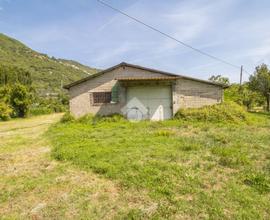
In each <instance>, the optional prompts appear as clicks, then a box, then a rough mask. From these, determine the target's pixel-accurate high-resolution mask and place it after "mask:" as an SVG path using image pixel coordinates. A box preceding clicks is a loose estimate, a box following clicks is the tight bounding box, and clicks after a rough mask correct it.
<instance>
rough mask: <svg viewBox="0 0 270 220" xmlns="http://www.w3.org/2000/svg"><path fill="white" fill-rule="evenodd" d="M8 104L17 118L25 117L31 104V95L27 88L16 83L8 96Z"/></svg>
mask: <svg viewBox="0 0 270 220" xmlns="http://www.w3.org/2000/svg"><path fill="white" fill-rule="evenodd" d="M10 103H11V106H12V108H13V110H14V113H15V114H16V116H18V117H25V116H26V115H27V112H28V110H29V107H30V104H31V94H30V92H29V89H28V87H26V86H25V85H22V84H18V83H16V84H15V85H14V86H13V87H12V89H11V94H10Z"/></svg>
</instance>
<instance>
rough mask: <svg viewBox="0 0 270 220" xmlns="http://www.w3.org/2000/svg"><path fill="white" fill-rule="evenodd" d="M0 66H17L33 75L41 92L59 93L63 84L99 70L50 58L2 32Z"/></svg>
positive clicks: (74, 62) (69, 61)
mask: <svg viewBox="0 0 270 220" xmlns="http://www.w3.org/2000/svg"><path fill="white" fill-rule="evenodd" d="M0 64H1V65H8V66H17V67H20V68H23V69H25V70H27V71H29V72H30V73H31V76H32V80H33V85H34V87H35V88H36V89H37V90H38V91H39V92H40V93H41V94H43V93H44V94H45V93H50V92H60V91H62V85H63V84H68V83H70V82H72V81H76V80H79V79H81V78H84V77H86V76H88V75H91V74H94V73H96V72H98V71H99V70H98V69H96V68H92V67H89V66H86V65H83V64H81V63H79V62H77V61H74V60H67V59H62V58H55V57H50V56H48V55H47V54H44V53H39V52H37V51H35V50H32V49H31V48H30V47H28V46H26V45H25V44H23V43H22V42H20V41H18V40H16V39H14V38H11V37H9V36H7V35H5V34H3V33H0Z"/></svg>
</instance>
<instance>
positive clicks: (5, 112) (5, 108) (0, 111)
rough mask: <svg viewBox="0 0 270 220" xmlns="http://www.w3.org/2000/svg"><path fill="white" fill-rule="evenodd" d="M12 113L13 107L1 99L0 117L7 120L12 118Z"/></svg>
mask: <svg viewBox="0 0 270 220" xmlns="http://www.w3.org/2000/svg"><path fill="white" fill-rule="evenodd" d="M11 113H12V109H11V108H10V106H9V105H8V104H7V103H5V102H3V101H1V100H0V119H1V120H3V121H6V120H8V119H9V118H10V115H11Z"/></svg>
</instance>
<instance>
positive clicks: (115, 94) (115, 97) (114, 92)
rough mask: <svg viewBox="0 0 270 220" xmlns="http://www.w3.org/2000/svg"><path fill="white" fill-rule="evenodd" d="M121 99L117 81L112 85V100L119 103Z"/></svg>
mask: <svg viewBox="0 0 270 220" xmlns="http://www.w3.org/2000/svg"><path fill="white" fill-rule="evenodd" d="M118 101H119V84H118V83H116V84H115V85H114V86H113V87H112V102H113V103H117V102H118Z"/></svg>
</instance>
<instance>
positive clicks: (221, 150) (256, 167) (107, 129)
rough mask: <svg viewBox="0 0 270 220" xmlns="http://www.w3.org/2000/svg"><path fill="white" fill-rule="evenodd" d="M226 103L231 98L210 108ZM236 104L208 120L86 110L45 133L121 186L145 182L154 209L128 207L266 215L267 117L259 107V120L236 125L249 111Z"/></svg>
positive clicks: (59, 149)
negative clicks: (136, 118)
mask: <svg viewBox="0 0 270 220" xmlns="http://www.w3.org/2000/svg"><path fill="white" fill-rule="evenodd" d="M226 106H227V107H228V106H231V104H229V105H227V104H226V105H222V106H217V107H213V108H211V110H212V109H214V110H213V112H216V111H217V110H216V108H218V109H220V108H221V109H222V111H223V110H224V109H225V108H226ZM207 109H208V108H207ZM188 111H190V110H188ZM194 111H195V110H194ZM224 111H225V110H224ZM233 112H234V113H233V115H231V114H228V115H226V116H225V117H224V116H218V114H216V116H215V120H214V119H211V120H206V121H204V122H206V123H201V120H200V119H204V118H205V114H206V115H207V114H208V113H203V114H202V115H203V116H202V117H198V118H196V120H194V118H192V120H191V121H189V120H187V119H189V118H190V117H191V116H190V117H189V116H186V118H185V120H179V119H175V120H168V121H163V122H149V121H142V122H138V123H131V122H128V121H127V120H125V119H123V118H122V117H121V116H112V117H104V118H102V117H93V116H85V117H84V118H81V119H79V120H76V121H71V122H69V123H58V124H56V125H55V126H53V127H51V128H50V130H49V131H48V134H47V135H48V136H49V138H50V140H51V141H52V144H53V150H52V156H53V157H54V158H55V159H57V160H60V161H61V160H64V161H65V160H67V161H71V162H72V163H74V164H76V165H77V166H79V167H80V168H81V169H85V170H92V171H94V172H96V173H98V174H99V175H102V176H104V177H105V178H109V179H112V180H114V181H116V182H117V183H119V184H120V185H121V187H124V188H127V189H129V188H132V189H140V190H145V191H146V192H147V194H148V195H149V196H150V197H151V198H152V199H153V201H155V202H156V203H157V209H156V210H155V211H153V213H152V214H149V215H144V214H143V213H140V212H139V213H138V212H137V211H135V212H134V213H130V215H131V216H133V217H134V216H135V217H136V216H137V217H138V216H143V218H153V219H155V218H157V219H160V218H161V219H162V218H163V219H164V218H165V219H168V218H169V219H170V218H171V219H174V218H177V217H179V216H182V217H183V216H186V217H187V218H207V219H220V218H230V219H242V218H244V219H265V218H266V217H269V216H270V214H269V213H270V209H269V207H270V200H269V190H268V189H269V183H270V182H269V181H270V180H269V178H268V177H267V175H269V174H268V171H267V170H268V168H267V166H266V165H267V164H269V158H270V157H269V158H268V157H266V156H265V155H268V154H269V150H270V149H269V148H270V125H269V122H270V120H269V117H268V116H267V115H262V114H261V115H257V114H255V115H253V116H252V117H254V118H257V120H254V123H252V124H246V123H243V124H241V123H240V124H237V125H235V123H234V121H241V120H245V118H247V117H249V116H250V114H249V113H245V112H244V113H243V112H242V110H241V109H240V108H238V106H237V107H236V108H235V109H234V111H233ZM185 115H189V114H185ZM191 115H194V113H192V114H191ZM217 118H218V120H216V119H217ZM224 118H226V120H224ZM227 119H230V120H227ZM212 121H222V122H224V121H225V122H230V123H222V124H217V123H212ZM232 122H233V123H232Z"/></svg>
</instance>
